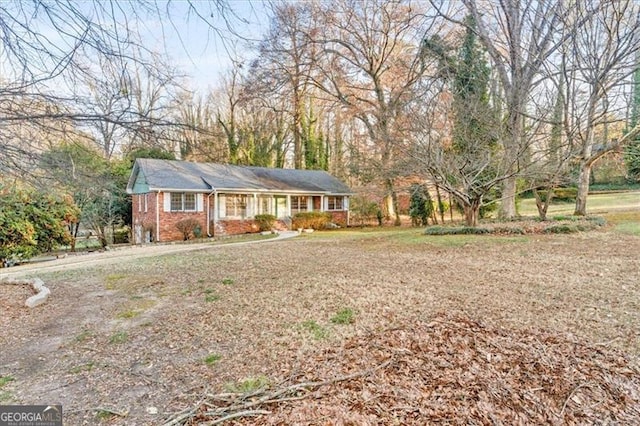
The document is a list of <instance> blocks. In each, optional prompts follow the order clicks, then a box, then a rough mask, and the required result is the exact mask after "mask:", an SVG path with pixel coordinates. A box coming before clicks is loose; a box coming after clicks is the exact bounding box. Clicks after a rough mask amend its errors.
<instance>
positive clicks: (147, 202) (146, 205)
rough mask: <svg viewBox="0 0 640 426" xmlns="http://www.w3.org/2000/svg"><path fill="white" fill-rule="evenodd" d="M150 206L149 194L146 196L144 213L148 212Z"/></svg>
mask: <svg viewBox="0 0 640 426" xmlns="http://www.w3.org/2000/svg"><path fill="white" fill-rule="evenodd" d="M148 205H149V194H144V212H145V213H146V212H147V207H148Z"/></svg>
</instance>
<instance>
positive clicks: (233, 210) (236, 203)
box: [223, 194, 249, 219]
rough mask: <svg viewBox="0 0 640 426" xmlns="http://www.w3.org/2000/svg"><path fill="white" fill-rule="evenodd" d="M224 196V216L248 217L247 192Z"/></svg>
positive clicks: (233, 217) (232, 217)
mask: <svg viewBox="0 0 640 426" xmlns="http://www.w3.org/2000/svg"><path fill="white" fill-rule="evenodd" d="M224 198H225V200H224V215H223V217H225V218H229V219H244V218H246V217H247V213H248V211H249V196H248V195H247V194H225V195H224ZM243 200H244V203H243Z"/></svg>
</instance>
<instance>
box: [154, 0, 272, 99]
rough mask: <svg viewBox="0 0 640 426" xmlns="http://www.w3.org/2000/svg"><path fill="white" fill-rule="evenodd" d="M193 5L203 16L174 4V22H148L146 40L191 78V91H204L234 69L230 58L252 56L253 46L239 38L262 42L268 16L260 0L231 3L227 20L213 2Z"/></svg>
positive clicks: (171, 13) (232, 1)
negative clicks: (230, 69)
mask: <svg viewBox="0 0 640 426" xmlns="http://www.w3.org/2000/svg"><path fill="white" fill-rule="evenodd" d="M193 5H194V6H195V8H196V9H197V12H198V13H199V14H200V16H197V15H196V13H195V12H194V10H193V9H190V7H189V4H188V3H187V2H173V3H171V4H170V10H169V13H170V15H171V16H172V19H171V20H167V19H163V22H150V23H145V24H144V27H147V32H146V34H143V37H148V42H149V43H150V47H151V46H154V47H157V48H159V49H163V50H164V51H165V53H166V55H167V56H168V57H170V58H171V62H172V64H173V65H175V66H177V67H179V68H180V69H181V70H182V71H183V72H184V73H186V74H189V75H190V79H189V83H190V85H191V87H192V88H194V89H197V90H199V91H201V92H204V91H206V90H208V89H209V88H213V87H215V86H216V85H217V83H218V81H219V80H220V76H221V75H222V74H223V73H224V72H225V71H226V70H228V68H229V67H230V66H231V61H230V55H234V56H236V57H240V58H242V59H246V58H247V57H250V56H251V54H252V53H253V51H252V50H251V47H250V46H249V44H250V43H249V42H248V41H242V40H240V38H239V37H238V35H240V36H242V37H245V38H247V39H248V40H257V39H259V38H260V36H261V35H262V34H263V33H264V31H266V29H267V26H268V17H267V14H266V12H265V8H264V4H263V3H262V2H259V1H248V0H230V1H228V2H227V5H228V7H229V9H227V10H225V11H224V14H225V15H226V16H227V18H226V20H225V18H224V17H223V13H221V11H220V10H218V9H217V8H216V6H215V5H212V4H211V3H210V2H204V1H194V2H193ZM203 18H205V19H206V22H205V21H204V20H203ZM229 27H231V28H229Z"/></svg>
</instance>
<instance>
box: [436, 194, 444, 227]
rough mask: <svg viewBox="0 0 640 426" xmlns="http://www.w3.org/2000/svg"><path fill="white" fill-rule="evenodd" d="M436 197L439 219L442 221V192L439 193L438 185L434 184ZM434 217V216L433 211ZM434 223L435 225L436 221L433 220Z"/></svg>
mask: <svg viewBox="0 0 640 426" xmlns="http://www.w3.org/2000/svg"><path fill="white" fill-rule="evenodd" d="M436 199H437V200H438V212H440V221H441V222H442V223H444V205H443V204H442V194H440V186H438V185H436ZM433 217H434V219H435V218H436V215H435V212H434V216H433ZM434 223H435V224H436V225H437V224H438V221H437V220H434Z"/></svg>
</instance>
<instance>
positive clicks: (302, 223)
mask: <svg viewBox="0 0 640 426" xmlns="http://www.w3.org/2000/svg"><path fill="white" fill-rule="evenodd" d="M329 222H331V215H330V214H329V213H325V212H300V213H296V215H295V216H293V225H292V226H293V228H294V229H298V228H304V229H315V230H319V229H325V228H326V226H327V224H328V223H329Z"/></svg>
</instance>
